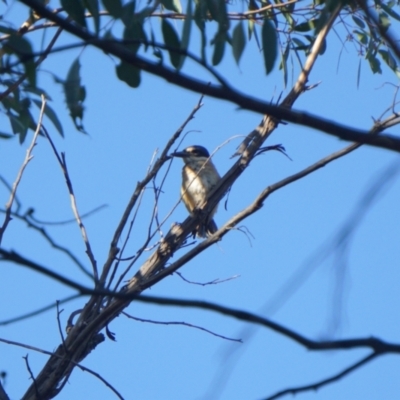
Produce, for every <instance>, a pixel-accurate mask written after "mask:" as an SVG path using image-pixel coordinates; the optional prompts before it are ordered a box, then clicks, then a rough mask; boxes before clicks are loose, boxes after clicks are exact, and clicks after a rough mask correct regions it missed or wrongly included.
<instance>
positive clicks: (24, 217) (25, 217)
mask: <svg viewBox="0 0 400 400" xmlns="http://www.w3.org/2000/svg"><path fill="white" fill-rule="evenodd" d="M0 212H4V213H5V210H0ZM11 217H13V218H18V219H20V220H22V221H24V222H25V223H26V224H27V225H28V227H29V228H32V229H34V230H36V231H37V232H39V233H40V234H41V235H42V236H43V237H44V238H45V240H46V241H47V242H48V243H49V244H50V246H51V247H53V248H54V249H56V250H58V251H61V252H62V253H64V254H65V255H67V257H69V258H70V259H71V260H72V261H73V262H74V263H75V264H76V265H77V267H78V268H79V269H80V270H81V271H82V272H83V273H84V274H85V275H87V276H88V277H89V278H90V279H92V280H93V274H92V273H91V272H90V271H88V270H87V269H86V267H85V266H84V265H83V264H82V263H81V262H80V261H79V259H78V257H76V256H75V255H74V254H73V253H72V251H71V250H70V249H68V248H67V247H65V246H61V245H60V244H58V243H56V242H55V240H54V239H53V238H52V237H51V236H50V235H49V233H47V231H46V230H45V229H44V228H43V227H41V226H37V225H36V224H34V223H33V222H32V221H30V219H31V218H30V217H31V214H28V213H26V214H25V215H19V214H17V213H15V212H12V213H11ZM34 221H35V220H34ZM73 221H74V222H75V219H74V220H73Z"/></svg>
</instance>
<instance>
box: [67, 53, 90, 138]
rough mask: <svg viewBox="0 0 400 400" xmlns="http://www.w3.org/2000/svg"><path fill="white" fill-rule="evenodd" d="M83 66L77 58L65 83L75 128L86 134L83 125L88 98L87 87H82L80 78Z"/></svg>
mask: <svg viewBox="0 0 400 400" xmlns="http://www.w3.org/2000/svg"><path fill="white" fill-rule="evenodd" d="M80 68H81V65H80V63H79V58H77V59H76V60H75V61H74V62H73V63H72V65H71V67H70V69H69V71H68V74H67V79H66V80H65V81H64V82H63V86H64V94H65V102H66V103H67V107H68V109H69V114H70V116H71V118H72V120H73V122H74V124H75V127H76V128H77V129H78V130H79V131H80V132H83V133H85V130H84V128H83V125H82V119H83V110H84V107H83V101H84V100H85V97H86V91H85V87H84V86H82V85H81V76H80Z"/></svg>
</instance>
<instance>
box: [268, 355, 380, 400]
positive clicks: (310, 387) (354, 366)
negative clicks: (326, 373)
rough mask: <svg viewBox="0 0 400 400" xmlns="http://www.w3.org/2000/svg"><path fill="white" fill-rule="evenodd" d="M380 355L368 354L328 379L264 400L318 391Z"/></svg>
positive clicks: (282, 392)
mask: <svg viewBox="0 0 400 400" xmlns="http://www.w3.org/2000/svg"><path fill="white" fill-rule="evenodd" d="M380 355H381V353H376V352H373V353H371V354H369V355H368V356H366V357H364V358H363V359H361V360H360V361H357V362H356V363H354V364H352V365H351V366H350V367H347V368H345V369H344V370H343V371H341V372H339V373H338V374H336V375H333V376H331V377H330V378H327V379H323V380H321V381H319V382H316V383H313V384H311V385H305V386H298V387H293V388H289V389H285V390H282V391H280V392H278V393H275V394H274V395H272V396H269V397H266V398H265V400H275V399H278V398H280V397H283V396H285V395H287V394H291V395H293V396H294V395H296V394H297V393H301V392H308V391H310V390H312V391H314V392H315V391H316V390H317V389H319V388H321V387H323V386H326V385H328V384H329V383H332V382H335V381H338V380H339V379H342V378H343V377H345V376H346V375H348V374H349V373H350V372H353V371H355V370H356V369H358V368H360V367H361V366H363V365H364V364H367V363H368V362H370V361H372V360H373V359H375V358H376V357H378V356H380Z"/></svg>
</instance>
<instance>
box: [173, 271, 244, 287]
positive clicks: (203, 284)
mask: <svg viewBox="0 0 400 400" xmlns="http://www.w3.org/2000/svg"><path fill="white" fill-rule="evenodd" d="M175 274H177V275H178V276H179V277H180V278H181V279H182V280H183V281H185V282H187V283H190V284H192V285H199V286H208V285H218V284H219V283H223V282H228V281H231V280H233V279H236V278H239V277H240V275H233V276H231V277H230V278H226V279H219V278H216V279H213V280H212V281H209V282H204V283H203V282H194V281H190V280H189V279H186V278H185V277H184V276H183V274H181V273H180V272H178V271H176V272H175Z"/></svg>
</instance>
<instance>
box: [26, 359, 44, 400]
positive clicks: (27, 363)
mask: <svg viewBox="0 0 400 400" xmlns="http://www.w3.org/2000/svg"><path fill="white" fill-rule="evenodd" d="M22 358H23V359H24V360H25V365H26V368H27V370H28V372H29V375H30V377H31V379H32V380H33V384H34V385H35V389H36V395H37V396H38V398H40V395H39V389H38V387H37V383H36V379H35V377H34V375H33V372H32V370H31V367H30V366H29V362H28V354H27V355H26V356H25V357H22Z"/></svg>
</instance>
